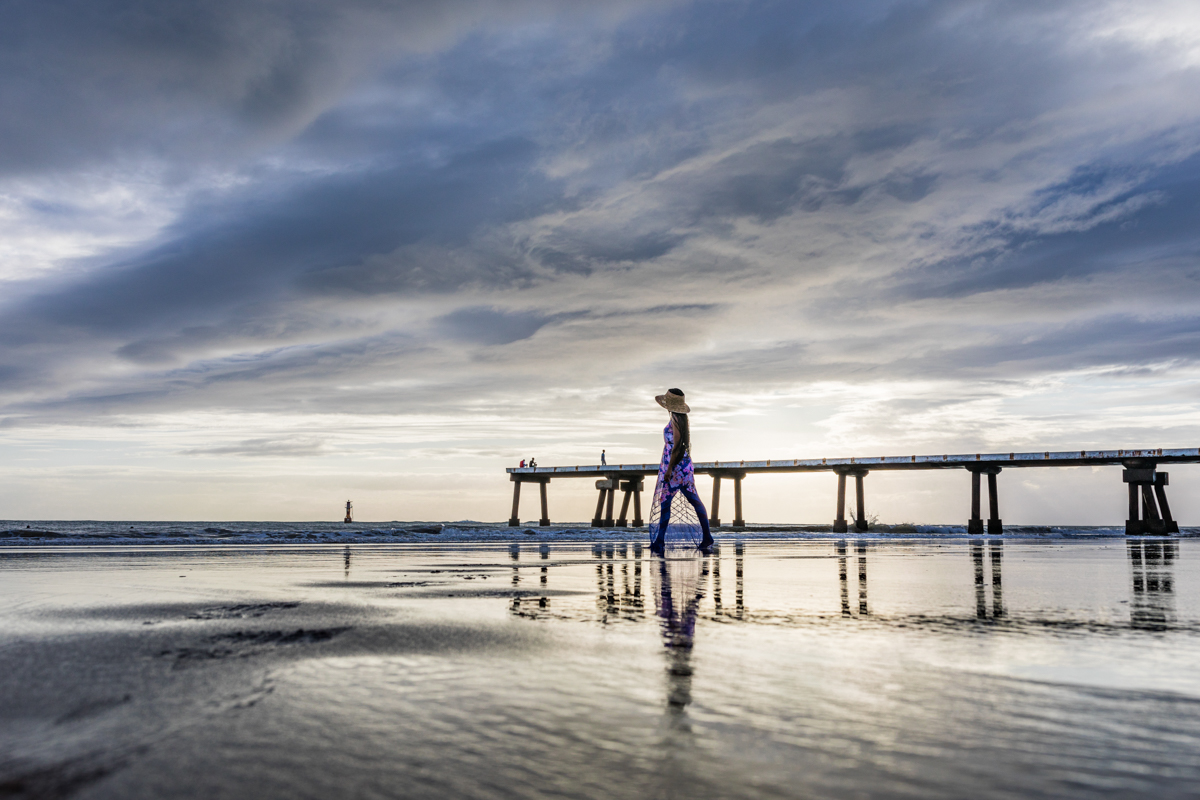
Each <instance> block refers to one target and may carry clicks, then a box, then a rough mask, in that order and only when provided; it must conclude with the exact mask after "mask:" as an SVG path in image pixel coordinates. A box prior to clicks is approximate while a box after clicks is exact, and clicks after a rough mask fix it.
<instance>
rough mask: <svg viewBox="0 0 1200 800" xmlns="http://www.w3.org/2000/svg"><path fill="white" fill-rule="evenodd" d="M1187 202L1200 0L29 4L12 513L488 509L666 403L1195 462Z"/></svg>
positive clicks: (627, 448)
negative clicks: (535, 464)
mask: <svg viewBox="0 0 1200 800" xmlns="http://www.w3.org/2000/svg"><path fill="white" fill-rule="evenodd" d="M1198 223H1200V7H1198V6H1197V5H1196V3H1195V2H1194V0H1180V1H1179V2H1170V1H1169V0H1163V1H1162V2H1159V1H1158V0H1136V1H1135V2H1099V1H1097V0H1087V1H1086V2H1069V1H1066V0H1064V1H1063V2H1054V3H1046V2H1016V1H1014V2H984V1H978V2H972V1H967V0H964V1H962V2H954V1H947V2H940V1H938V0H931V1H929V2H901V1H896V2H883V1H881V2H858V3H829V2H823V1H822V2H779V3H765V2H751V1H746V2H651V1H650V0H640V1H639V2H629V3H622V2H610V3H606V4H597V3H584V2H577V3H573V2H552V1H551V0H526V1H525V2H520V1H519V0H517V1H515V2H486V1H485V0H480V1H478V2H476V1H474V0H444V1H443V2H438V3H428V2H411V3H410V2H389V0H361V1H358V0H343V1H342V2H339V3H328V2H316V1H315V0H314V1H313V2H291V3H278V2H248V1H247V0H207V1H203V0H197V1H195V2H163V1H162V0H154V2H151V1H150V0H86V2H84V0H75V1H74V2H71V1H69V0H68V1H67V2H59V3H44V2H38V1H37V0H10V1H9V2H6V3H4V4H3V5H2V6H0V455H2V459H0V479H2V480H0V517H5V518H8V519H64V518H90V519H213V520H220V519H293V520H294V519H336V518H337V516H338V513H339V509H340V506H341V504H342V503H343V502H344V501H345V500H346V499H347V498H350V499H353V500H354V501H355V504H356V507H357V508H358V510H359V515H360V516H361V517H362V518H363V519H368V520H391V519H401V520H407V519H443V520H453V519H464V518H470V519H480V520H498V519H502V518H505V517H506V516H507V512H508V508H507V506H508V503H509V497H510V487H509V484H508V483H507V481H506V476H505V475H504V474H503V467H505V466H511V465H515V463H516V462H517V461H518V460H519V459H520V458H523V457H528V456H530V455H536V456H537V459H538V461H539V462H540V463H541V464H543V465H550V464H576V463H594V462H595V461H596V459H597V457H598V454H599V451H600V449H601V448H602V447H604V448H606V449H607V450H608V457H609V461H610V463H617V462H643V461H656V460H657V456H658V451H659V449H660V448H661V433H660V431H661V426H662V423H663V419H662V417H663V414H662V413H661V412H660V411H659V409H658V408H657V406H655V405H654V404H653V400H652V396H653V395H654V394H656V393H659V392H661V391H663V390H664V389H666V388H667V387H670V386H678V387H680V388H682V389H684V390H685V391H686V392H687V394H688V397H689V401H690V402H691V404H692V406H693V415H692V417H693V423H692V424H693V449H694V452H695V456H696V458H697V459H699V460H710V459H714V458H719V459H741V458H747V459H748V458H770V457H789V458H793V457H814V456H817V457H819V456H847V455H893V454H909V453H943V452H976V451H979V450H985V451H987V450H991V451H1011V450H1044V449H1056V448H1063V449H1073V448H1083V447H1087V448H1093V447H1184V446H1196V445H1197V444H1200V402H1198V396H1197V389H1198V388H1200V361H1198V358H1200V224H1198ZM1191 471H1195V472H1196V473H1197V474H1196V475H1195V476H1192V475H1191ZM834 482H835V481H834V479H833V478H832V477H830V476H828V475H818V476H788V477H768V478H753V479H750V480H749V481H748V482H747V485H746V509H747V516H748V518H749V519H750V520H751V521H777V522H796V521H809V522H823V521H828V520H829V519H831V518H832V516H833V486H834ZM968 485H969V484H968V478H967V476H966V475H965V474H964V473H959V472H948V473H920V474H916V475H879V474H875V475H872V476H871V477H869V478H868V480H867V486H868V491H867V504H868V510H869V512H871V513H874V514H878V516H879V517H880V518H881V519H883V520H884V521H905V520H908V521H917V522H940V521H946V522H961V521H962V520H963V519H965V517H966V514H967V503H968V494H967V490H968ZM1000 486H1001V492H1002V496H1001V501H1002V509H1001V510H1002V514H1003V516H1004V517H1005V518H1006V520H1008V521H1011V522H1027V523H1087V524H1101V523H1119V522H1120V521H1121V520H1123V518H1124V502H1125V497H1124V487H1123V486H1122V485H1121V484H1120V475H1119V468H1116V469H1114V468H1108V469H1102V470H1095V471H1094V470H1069V471H1068V470H1062V471H1057V472H1055V471H1049V470H1028V471H1024V472H1013V471H1008V472H1006V473H1004V474H1003V475H1002V476H1001V478H1000ZM1172 487H1173V495H1172V499H1173V503H1174V505H1176V506H1177V507H1178V511H1179V515H1180V516H1181V517H1183V521H1184V523H1185V524H1186V523H1188V522H1191V523H1192V524H1195V523H1200V467H1196V468H1190V467H1176V468H1175V469H1174V470H1173V471H1172ZM701 491H702V493H704V492H706V491H707V479H704V480H702V482H701ZM593 494H594V490H593V489H591V488H589V486H588V485H587V484H586V483H585V482H571V481H564V482H561V483H555V484H554V485H553V486H552V488H551V494H550V496H551V503H552V505H551V516H552V517H554V518H557V519H564V520H571V519H573V520H581V519H586V518H589V517H590V516H591V505H592V504H593V503H594V499H593ZM1193 496H1194V497H1195V499H1192V498H1193ZM523 512H524V513H523V516H525V517H535V516H536V509H535V508H534V507H533V504H532V502H529V501H527V503H526V506H525V508H523ZM1189 514H1190V515H1191V517H1192V518H1191V519H1189V517H1188V515H1189ZM724 516H728V515H727V514H726V515H724Z"/></svg>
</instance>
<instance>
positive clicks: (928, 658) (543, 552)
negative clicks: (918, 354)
mask: <svg viewBox="0 0 1200 800" xmlns="http://www.w3.org/2000/svg"><path fill="white" fill-rule="evenodd" d="M31 529H32V528H31ZM622 534H623V536H624V540H621V535H622ZM520 535H521V534H520V533H511V534H510V538H511V539H514V541H510V542H489V541H482V542H479V541H477V542H449V543H443V544H439V543H435V542H420V543H412V544H396V543H388V544H370V543H368V544H347V545H332V544H321V543H317V544H301V545H286V544H275V545H266V544H232V545H222V544H219V543H211V544H203V545H196V544H187V545H170V544H163V543H159V544H154V545H135V544H128V543H122V544H108V545H104V544H90V545H60V546H46V545H41V544H38V545H29V546H27V545H21V544H19V543H18V544H14V545H12V546H6V547H4V548H2V549H0V570H2V571H3V580H2V582H0V593H2V596H3V605H2V607H0V608H2V610H0V615H2V617H3V622H4V624H3V628H2V630H3V634H2V635H0V636H2V638H0V675H3V677H2V678H0V693H2V701H0V708H2V709H3V710H2V711H0V751H2V752H3V753H4V756H3V757H2V761H0V790H2V793H3V794H4V795H5V796H13V797H80V798H85V797H89V798H90V797H96V798H102V797H103V798H115V797H122V798H128V797H162V796H173V797H206V798H209V797H246V796H254V797H263V798H275V797H279V798H284V797H289V798H293V797H313V798H317V797H331V796H354V797H497V798H502V797H597V798H599V797H795V796H811V797H913V798H917V797H922V798H928V797H946V798H950V797H962V796H964V794H970V795H971V796H976V797H1016V796H1022V797H1097V796H1114V797H1116V796H1121V797H1130V796H1146V797H1149V796H1153V797H1157V798H1162V797H1183V796H1191V795H1192V794H1193V792H1194V787H1195V786H1196V785H1197V782H1198V781H1200V755H1198V754H1200V714H1197V709H1200V676H1197V674H1196V671H1195V664H1196V663H1197V661H1198V659H1200V635H1198V634H1200V580H1198V578H1200V568H1198V567H1197V565H1198V564H1200V541H1197V540H1195V539H1191V538H1181V539H1171V540H1162V539H1144V540H1143V539H1129V540H1126V539H1124V538H1122V537H1114V536H1100V535H1096V536H1086V537H1076V538H1070V537H1066V538H1064V537H1005V538H997V537H974V538H973V539H968V538H966V537H961V536H950V537H944V538H939V537H931V536H908V537H904V536H898V535H894V536H891V537H890V538H888V537H882V536H880V537H874V538H871V537H867V538H863V539H855V538H853V537H850V538H845V539H836V538H833V537H829V536H817V537H811V538H806V537H802V536H797V535H793V536H791V537H790V538H788V537H784V536H777V537H773V538H772V537H768V538H755V537H754V536H752V535H744V536H738V535H734V534H724V535H723V536H722V537H721V540H720V542H719V551H718V552H717V553H715V554H714V555H713V556H711V557H707V558H705V557H700V556H694V555H690V554H682V553H675V554H669V555H670V556H671V557H669V558H668V559H666V560H663V559H659V558H657V557H654V556H652V555H651V554H650V553H649V551H648V550H647V549H645V548H643V547H642V546H641V542H640V541H636V540H637V538H638V537H637V535H636V534H631V533H629V532H621V533H619V534H617V535H610V534H608V533H607V532H606V533H605V534H604V537H605V538H604V539H603V540H602V541H595V542H575V541H568V542H563V543H553V542H547V541H539V542H523V541H520V540H519V539H517V538H516V537H519V536H520Z"/></svg>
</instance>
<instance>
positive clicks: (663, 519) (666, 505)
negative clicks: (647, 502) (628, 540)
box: [650, 492, 675, 550]
mask: <svg viewBox="0 0 1200 800" xmlns="http://www.w3.org/2000/svg"><path fill="white" fill-rule="evenodd" d="M674 499H675V492H668V493H667V495H666V497H664V498H663V501H662V504H661V505H660V506H659V507H658V533H656V534H655V535H654V541H653V542H651V543H650V549H651V550H662V549H663V548H664V547H666V536H667V524H668V523H669V522H670V521H671V501H672V500H674Z"/></svg>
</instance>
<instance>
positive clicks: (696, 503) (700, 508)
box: [680, 489, 713, 547]
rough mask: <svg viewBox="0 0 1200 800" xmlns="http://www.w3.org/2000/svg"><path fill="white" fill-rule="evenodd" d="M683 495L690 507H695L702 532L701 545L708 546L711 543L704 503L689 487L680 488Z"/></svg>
mask: <svg viewBox="0 0 1200 800" xmlns="http://www.w3.org/2000/svg"><path fill="white" fill-rule="evenodd" d="M680 491H682V492H683V496H684V497H686V498H687V501H688V502H689V503H691V504H692V508H694V509H696V516H697V517H699V518H700V530H701V532H702V533H703V534H704V536H703V538H702V539H701V540H700V546H701V547H708V546H709V545H711V544H712V543H713V538H712V533H711V532H710V531H709V529H708V512H707V511H706V510H705V509H704V503H702V502H701V501H700V496H699V495H698V494H696V493H695V492H693V491H692V490H691V489H681V490H680Z"/></svg>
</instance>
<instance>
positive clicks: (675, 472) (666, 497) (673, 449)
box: [650, 389, 713, 553]
mask: <svg viewBox="0 0 1200 800" xmlns="http://www.w3.org/2000/svg"><path fill="white" fill-rule="evenodd" d="M654 400H655V402H657V403H658V404H659V405H660V406H662V407H663V408H665V409H666V410H667V411H669V412H671V419H670V421H669V422H668V423H667V427H665V428H663V442H664V446H663V454H662V460H661V461H660V462H659V465H658V482H657V483H656V484H655V486H654V505H653V507H652V508H651V510H650V515H651V516H650V535H651V537H652V539H651V542H650V549H651V550H652V551H654V552H656V553H662V552H663V551H664V550H665V548H666V545H667V533H668V531H671V532H672V533H676V534H680V536H681V537H687V538H688V539H689V540H690V542H691V543H692V544H694V545H697V546H699V547H700V549H702V550H706V549H708V548H709V547H711V546H712V543H713V538H712V533H711V532H710V531H709V529H708V512H707V511H705V510H704V503H702V502H700V496H699V495H698V494H696V475H695V472H694V469H693V467H692V454H691V449H692V437H691V433H690V431H689V430H688V417H687V415H688V413H689V412H690V411H691V409H690V408H689V407H688V404H687V403H686V402H684V398H683V392H682V391H680V390H679V389H668V390H667V393H666V394H660V395H658V396H657V397H655V398H654ZM676 496H682V497H683V498H684V499H686V500H687V501H688V503H689V504H691V509H688V508H687V507H686V506H684V505H683V504H682V503H681V504H679V507H678V508H676V509H672V501H674V500H675V498H676ZM691 510H694V511H695V512H696V517H697V518H698V521H699V523H700V526H699V527H700V533H701V534H702V536H701V539H700V542H699V543H697V542H696V540H695V528H696V526H695V525H694V524H689V522H688V520H685V519H683V514H686V513H687V512H689V511H691ZM673 515H674V516H675V517H676V520H675V525H674V526H672V525H671V517H672V516H673ZM688 516H690V514H688ZM655 517H658V522H657V525H656V524H655V520H654V518H655ZM673 538H674V537H673Z"/></svg>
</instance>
